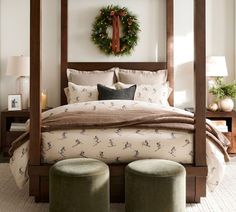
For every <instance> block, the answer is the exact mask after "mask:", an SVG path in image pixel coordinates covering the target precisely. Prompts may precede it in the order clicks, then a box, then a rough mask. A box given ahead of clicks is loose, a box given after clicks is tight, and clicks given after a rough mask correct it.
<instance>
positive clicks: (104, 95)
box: [97, 84, 136, 100]
mask: <svg viewBox="0 0 236 212" xmlns="http://www.w3.org/2000/svg"><path fill="white" fill-rule="evenodd" d="M97 89H98V99H99V100H110V99H122V100H134V94H135V90H136V85H132V86H131V87H128V88H124V89H119V90H115V89H111V88H108V87H106V86H104V85H101V84H98V85H97Z"/></svg>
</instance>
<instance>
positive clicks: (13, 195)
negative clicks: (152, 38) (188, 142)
mask: <svg viewBox="0 0 236 212" xmlns="http://www.w3.org/2000/svg"><path fill="white" fill-rule="evenodd" d="M46 211H48V204H43V203H40V204H36V203H34V199H33V198H31V197H29V196H28V186H26V187H25V188H24V189H23V190H19V189H18V188H17V187H16V185H15V183H14V179H13V177H12V175H11V173H10V170H9V166H8V164H6V163H2V164H0V212H46ZM124 211H125V210H124V205H123V204H112V205H111V212H124ZM203 211H204V212H205V211H209V212H234V211H235V212H236V159H234V162H231V163H230V164H229V165H228V166H227V173H226V175H225V177H224V181H223V183H222V184H221V185H220V186H219V187H218V189H217V190H216V191H215V192H214V193H210V192H208V193H207V198H204V199H202V201H201V204H188V205H187V212H203Z"/></svg>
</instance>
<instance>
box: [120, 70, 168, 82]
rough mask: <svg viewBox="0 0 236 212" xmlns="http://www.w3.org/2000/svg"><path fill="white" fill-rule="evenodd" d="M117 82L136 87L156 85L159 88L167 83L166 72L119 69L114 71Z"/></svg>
mask: <svg viewBox="0 0 236 212" xmlns="http://www.w3.org/2000/svg"><path fill="white" fill-rule="evenodd" d="M116 77H117V81H118V82H122V83H125V84H137V85H156V86H160V85H162V84H163V83H165V82H166V81H167V70H159V71H145V70H143V71H139V70H128V69H119V70H118V71H117V70H116Z"/></svg>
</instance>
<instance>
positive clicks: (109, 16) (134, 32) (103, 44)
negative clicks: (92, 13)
mask: <svg viewBox="0 0 236 212" xmlns="http://www.w3.org/2000/svg"><path fill="white" fill-rule="evenodd" d="M110 26H112V38H110V37H109V35H108V27H110ZM120 26H122V32H121V29H120ZM139 31H140V28H139V24H138V21H137V17H136V16H135V15H133V14H131V13H130V12H129V11H128V9H127V8H125V7H123V8H121V7H119V6H112V5H111V6H108V7H104V8H102V9H101V10H100V15H99V16H97V17H96V19H95V22H94V24H93V30H92V35H91V37H92V41H93V42H94V43H95V44H96V45H97V46H98V47H99V49H100V50H101V51H103V52H104V53H105V54H108V55H111V54H112V55H128V54H130V53H131V51H132V50H133V49H134V47H135V46H136V45H137V41H138V32H139ZM120 33H121V34H122V35H123V36H122V37H120Z"/></svg>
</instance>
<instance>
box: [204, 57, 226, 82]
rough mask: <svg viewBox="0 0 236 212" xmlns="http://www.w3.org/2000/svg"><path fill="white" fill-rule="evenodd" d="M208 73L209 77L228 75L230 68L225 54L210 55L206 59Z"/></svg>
mask: <svg viewBox="0 0 236 212" xmlns="http://www.w3.org/2000/svg"><path fill="white" fill-rule="evenodd" d="M206 75H207V76H209V77H226V76H228V70H227V66H226V60H225V57H224V56H209V57H207V61H206Z"/></svg>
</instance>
